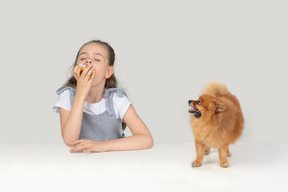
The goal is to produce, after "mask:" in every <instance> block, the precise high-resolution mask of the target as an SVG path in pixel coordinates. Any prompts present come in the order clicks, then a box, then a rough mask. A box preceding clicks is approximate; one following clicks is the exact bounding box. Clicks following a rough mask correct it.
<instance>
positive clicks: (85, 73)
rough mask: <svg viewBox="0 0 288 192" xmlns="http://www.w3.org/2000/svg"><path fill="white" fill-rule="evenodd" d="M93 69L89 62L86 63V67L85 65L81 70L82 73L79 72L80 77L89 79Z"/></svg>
mask: <svg viewBox="0 0 288 192" xmlns="http://www.w3.org/2000/svg"><path fill="white" fill-rule="evenodd" d="M93 70H94V66H93V65H91V64H90V65H88V67H86V68H85V69H84V70H83V71H82V73H81V78H82V79H86V80H89V79H90V77H91V74H92V72H93Z"/></svg>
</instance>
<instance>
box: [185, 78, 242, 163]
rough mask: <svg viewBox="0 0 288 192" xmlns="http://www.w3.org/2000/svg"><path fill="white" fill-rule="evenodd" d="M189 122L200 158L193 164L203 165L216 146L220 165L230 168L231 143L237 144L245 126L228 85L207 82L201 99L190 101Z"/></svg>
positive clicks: (235, 98)
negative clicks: (228, 159) (211, 149)
mask: <svg viewBox="0 0 288 192" xmlns="http://www.w3.org/2000/svg"><path fill="white" fill-rule="evenodd" d="M188 104H189V106H190V109H189V113H191V115H190V124H191V127H192V130H193V135H194V138H195V147H196V153H197V157H196V160H195V161H193V163H192V166H193V167H200V166H202V162H203V158H204V155H208V154H209V153H210V148H217V149H218V153H219V160H220V166H221V167H223V168H226V167H229V163H228V161H227V156H228V157H230V156H231V152H230V151H229V145H230V144H233V143H235V142H236V141H237V140H238V139H239V138H240V136H241V134H242V130H243V128H244V118H243V114H242V110H241V107H240V103H239V101H238V99H237V97H236V96H235V95H232V94H231V93H230V92H229V91H228V89H227V87H226V85H225V84H222V83H218V82H211V83H208V84H207V85H206V86H205V87H204V89H203V90H202V92H201V94H200V97H199V99H198V100H189V101H188Z"/></svg>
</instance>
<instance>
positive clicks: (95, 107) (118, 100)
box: [53, 90, 132, 121]
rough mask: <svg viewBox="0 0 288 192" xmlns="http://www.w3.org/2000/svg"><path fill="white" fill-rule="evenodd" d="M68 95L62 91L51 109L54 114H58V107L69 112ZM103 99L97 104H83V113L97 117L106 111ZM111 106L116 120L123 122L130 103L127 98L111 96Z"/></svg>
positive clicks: (68, 93)
mask: <svg viewBox="0 0 288 192" xmlns="http://www.w3.org/2000/svg"><path fill="white" fill-rule="evenodd" d="M70 94H71V92H70V91H69V90H65V91H63V92H62V93H61V94H60V95H59V97H58V101H57V103H56V105H55V106H54V107H53V110H54V112H55V113H58V114H59V107H61V108H63V109H65V110H68V111H70V110H71V107H72V106H71V102H70ZM105 100H106V99H105V98H102V100H101V101H99V102H98V103H87V102H85V104H84V112H86V113H89V114H92V115H93V114H95V115H99V114H101V113H103V112H105V111H106V104H105ZM113 104H114V105H113V106H114V110H115V114H116V118H117V119H118V118H120V119H121V120H122V121H123V117H124V115H125V113H126V112H127V110H128V108H129V106H130V104H132V102H131V101H130V100H129V99H128V98H127V96H126V95H123V96H122V97H119V96H118V95H117V94H114V95H113Z"/></svg>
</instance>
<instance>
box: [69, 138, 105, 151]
mask: <svg viewBox="0 0 288 192" xmlns="http://www.w3.org/2000/svg"><path fill="white" fill-rule="evenodd" d="M71 145H72V147H71V149H70V152H71V153H73V152H75V151H83V152H84V153H89V152H105V151H106V147H105V143H104V141H93V140H89V139H80V140H76V141H74V142H72V143H71Z"/></svg>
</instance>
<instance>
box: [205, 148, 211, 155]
mask: <svg viewBox="0 0 288 192" xmlns="http://www.w3.org/2000/svg"><path fill="white" fill-rule="evenodd" d="M209 154H210V147H205V155H209Z"/></svg>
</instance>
